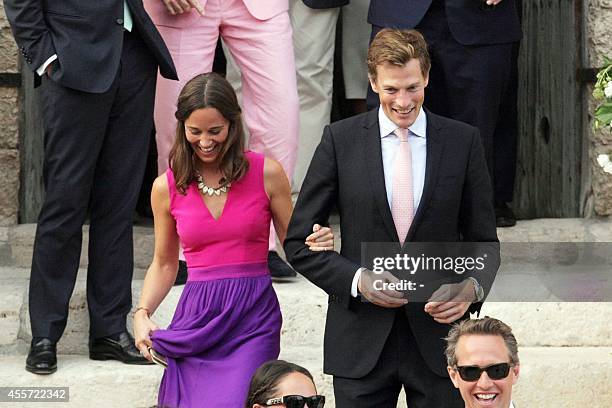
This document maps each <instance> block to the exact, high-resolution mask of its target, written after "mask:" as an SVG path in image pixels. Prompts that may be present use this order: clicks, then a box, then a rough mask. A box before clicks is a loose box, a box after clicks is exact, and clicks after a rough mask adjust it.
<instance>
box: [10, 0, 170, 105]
mask: <svg viewBox="0 0 612 408" xmlns="http://www.w3.org/2000/svg"><path fill="white" fill-rule="evenodd" d="M127 3H128V6H129V8H130V11H131V12H132V19H133V21H134V29H135V30H137V31H138V33H139V34H140V35H141V37H142V39H143V41H144V42H145V44H146V45H147V47H148V48H149V50H150V52H151V53H152V55H153V56H154V57H155V59H156V61H157V63H158V64H159V68H160V72H161V74H162V75H163V76H164V77H166V78H169V79H178V78H177V75H176V71H175V69H174V64H173V63H172V58H171V57H170V53H169V52H168V49H167V48H166V45H165V44H164V42H163V40H162V38H161V36H160V35H159V32H158V31H157V29H156V28H155V26H154V25H153V23H152V22H151V19H150V18H149V16H148V15H147V13H146V12H145V10H144V7H143V5H142V0H127ZM4 9H5V11H6V15H7V17H8V20H9V22H10V23H11V28H12V29H13V34H14V36H15V40H16V41H17V45H18V46H19V49H20V51H21V54H22V55H23V57H24V60H25V62H26V63H27V64H28V67H29V68H30V69H31V70H32V71H35V70H36V69H38V67H40V66H41V65H42V64H43V63H44V62H45V61H46V60H47V59H48V58H49V57H50V56H52V55H53V54H57V57H58V59H57V60H56V61H55V62H54V67H53V73H52V75H51V78H52V79H53V80H54V81H55V82H57V83H59V84H61V85H63V86H66V87H68V88H73V89H76V90H79V91H84V92H91V93H102V92H105V91H106V90H107V89H108V88H109V87H110V86H111V84H112V82H113V80H114V78H115V75H116V73H117V69H118V67H119V60H120V57H121V47H122V43H123V32H124V30H123V0H96V1H85V0H46V1H42V0H4ZM35 79H39V77H38V75H35Z"/></svg>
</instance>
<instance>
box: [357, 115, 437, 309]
mask: <svg viewBox="0 0 612 408" xmlns="http://www.w3.org/2000/svg"><path fill="white" fill-rule="evenodd" d="M378 128H379V131H380V147H381V151H382V160H383V172H384V175H385V190H386V191H387V202H388V203H389V207H390V206H391V198H392V197H393V191H392V190H393V189H392V186H393V173H394V170H395V157H396V156H397V152H398V150H399V144H400V140H399V137H397V136H396V135H395V133H394V132H395V130H396V129H397V125H396V124H395V123H393V122H392V121H391V119H389V118H388V117H387V115H386V114H385V112H384V111H383V109H382V107H379V108H378ZM408 130H410V132H409V133H408V143H410V150H411V151H412V195H413V197H414V211H415V212H416V210H417V208H418V207H419V203H420V202H421V197H422V196H423V187H424V185H425V163H426V161H427V115H426V114H425V110H424V109H423V108H421V110H420V112H419V114H418V116H417V118H416V120H415V121H414V123H413V124H412V126H410V127H408ZM360 276H361V268H359V269H358V270H357V272H355V277H354V278H353V283H352V285H351V296H353V297H357V283H358V282H359V277H360Z"/></svg>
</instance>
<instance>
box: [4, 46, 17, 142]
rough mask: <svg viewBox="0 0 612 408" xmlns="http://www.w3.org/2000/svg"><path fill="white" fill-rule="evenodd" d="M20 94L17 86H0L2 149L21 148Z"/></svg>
mask: <svg viewBox="0 0 612 408" xmlns="http://www.w3.org/2000/svg"><path fill="white" fill-rule="evenodd" d="M0 58H1V56H0ZM18 94H19V90H18V89H17V88H2V87H0V149H18V148H19V123H18V122H19V119H18V116H19V97H18Z"/></svg>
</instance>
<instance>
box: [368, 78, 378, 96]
mask: <svg viewBox="0 0 612 408" xmlns="http://www.w3.org/2000/svg"><path fill="white" fill-rule="evenodd" d="M368 79H369V80H370V86H371V87H372V90H373V91H374V92H375V93H378V86H376V79H374V78H372V75H370V74H368Z"/></svg>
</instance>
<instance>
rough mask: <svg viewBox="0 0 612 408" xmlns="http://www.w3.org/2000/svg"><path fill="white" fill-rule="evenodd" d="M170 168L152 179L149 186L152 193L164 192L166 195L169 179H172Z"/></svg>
mask: <svg viewBox="0 0 612 408" xmlns="http://www.w3.org/2000/svg"><path fill="white" fill-rule="evenodd" d="M172 176H173V175H172V170H170V169H168V170H166V172H165V173H163V174H160V175H159V176H157V177H156V178H155V180H153V186H152V188H151V192H152V194H165V195H168V194H169V192H170V181H171V179H172V180H174V178H173V177H172Z"/></svg>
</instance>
